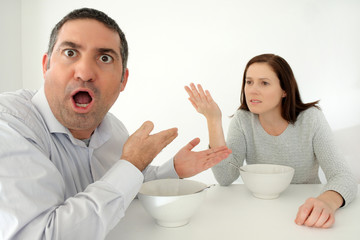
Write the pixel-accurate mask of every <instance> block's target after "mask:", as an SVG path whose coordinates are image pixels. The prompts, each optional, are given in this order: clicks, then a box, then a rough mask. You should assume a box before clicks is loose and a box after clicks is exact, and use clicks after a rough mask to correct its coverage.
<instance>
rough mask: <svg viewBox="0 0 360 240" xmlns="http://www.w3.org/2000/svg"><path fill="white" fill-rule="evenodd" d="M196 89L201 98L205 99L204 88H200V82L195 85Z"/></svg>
mask: <svg viewBox="0 0 360 240" xmlns="http://www.w3.org/2000/svg"><path fill="white" fill-rule="evenodd" d="M197 87H198V89H199V96H200V98H201V99H204V100H207V99H206V95H205V92H204V89H203V88H202V86H201V85H200V84H198V85H197Z"/></svg>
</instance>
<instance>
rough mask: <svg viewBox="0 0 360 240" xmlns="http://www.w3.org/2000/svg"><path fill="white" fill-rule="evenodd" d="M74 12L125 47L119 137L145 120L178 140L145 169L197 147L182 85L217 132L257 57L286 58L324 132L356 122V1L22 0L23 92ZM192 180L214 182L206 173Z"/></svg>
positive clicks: (359, 61) (195, 123) (201, 128)
mask: <svg viewBox="0 0 360 240" xmlns="http://www.w3.org/2000/svg"><path fill="white" fill-rule="evenodd" d="M84 6H87V7H94V8H97V9H99V10H102V11H104V12H106V13H107V14H109V16H111V17H112V18H114V19H115V20H116V21H117V22H118V24H119V25H120V27H121V28H122V29H123V31H124V32H125V34H126V35H127V39H128V42H129V46H130V58H129V69H130V78H129V82H128V85H127V89H126V90H125V92H123V93H122V94H121V95H120V97H119V99H118V101H117V102H116V104H115V105H114V107H113V108H112V110H111V111H112V112H113V113H114V114H115V115H116V116H118V117H119V118H120V119H121V120H122V121H123V122H124V123H125V125H126V126H127V127H128V129H129V132H133V131H135V130H136V129H137V128H138V127H139V126H140V125H141V123H142V122H143V121H145V120H152V121H153V122H154V123H155V132H156V131H159V130H162V129H165V128H170V127H178V128H179V137H178V138H177V139H176V140H175V141H174V142H173V143H171V144H170V145H169V146H168V147H167V148H166V149H165V150H164V151H163V152H162V153H161V154H160V155H159V156H158V157H157V158H156V159H155V160H154V163H155V164H160V163H162V162H164V161H165V160H167V159H169V158H170V157H171V156H173V154H174V153H175V152H176V151H177V150H178V149H179V148H181V147H182V146H184V145H185V144H186V143H187V142H188V141H190V140H191V139H192V138H194V137H200V138H201V140H202V142H201V144H200V146H199V147H197V148H196V149H197V150H201V149H205V148H206V146H207V143H208V138H207V128H206V123H205V121H204V118H202V117H201V116H200V115H198V114H197V113H196V112H195V110H194V109H193V108H192V106H191V104H190V103H189V102H188V100H187V95H186V92H185V91H184V89H183V86H184V85H186V84H189V83H190V82H195V83H201V84H203V86H204V87H205V88H207V89H209V90H210V91H211V92H212V95H213V97H214V98H215V99H216V100H217V102H218V104H219V105H220V107H221V109H222V110H223V115H224V129H225V131H227V127H228V124H229V121H230V120H229V118H228V117H227V116H229V115H232V114H233V113H234V111H235V109H236V108H237V107H238V105H239V95H240V87H241V77H242V72H243V69H244V66H245V64H246V62H247V61H248V60H249V59H250V58H251V57H253V56H255V55H257V54H261V53H268V52H272V53H276V54H279V55H280V56H282V57H284V58H285V59H286V60H288V62H289V63H290V65H291V66H292V68H293V70H294V73H295V76H296V77H297V81H298V84H299V87H300V90H301V93H302V97H303V100H304V101H314V100H318V99H320V100H321V101H320V104H321V107H322V108H323V111H324V113H325V115H326V117H327V119H328V121H329V123H330V125H331V127H332V128H333V129H334V130H339V129H343V128H350V127H352V126H355V125H359V124H360V107H359V103H360V67H359V66H360V58H359V53H360V44H359V43H360V31H359V29H360V14H359V12H360V2H359V1H358V0H344V1H341V0H307V1H306V0H303V1H288V0H273V1H266V0H252V1H245V0H243V1H241V0H196V1H194V0H182V1H168V0H152V1H147V0H132V1H121V0H104V1H101V2H100V1H69V0H66V1H45V0H33V1H26V0H23V1H22V76H23V81H24V84H23V86H24V87H25V88H35V89H36V88H39V87H40V86H41V85H42V82H43V80H42V73H41V58H42V54H43V53H44V52H45V51H46V48H47V43H48V38H49V35H50V31H51V29H52V27H53V26H54V25H55V24H56V22H58V21H59V20H60V19H61V18H62V17H63V16H64V15H65V14H67V13H68V12H69V11H71V10H72V9H74V8H79V7H84ZM8 66H11V64H8ZM1 81H3V80H1ZM359 134H360V133H359ZM195 178H197V179H201V180H203V181H207V182H213V181H214V179H213V177H212V174H211V172H210V171H207V172H205V173H202V174H200V175H199V176H197V177H195Z"/></svg>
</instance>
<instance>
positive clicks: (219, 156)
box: [203, 152, 229, 170]
mask: <svg viewBox="0 0 360 240" xmlns="http://www.w3.org/2000/svg"><path fill="white" fill-rule="evenodd" d="M228 156H229V154H228V153H227V152H221V153H217V154H216V155H215V156H213V157H210V158H209V159H208V160H206V161H205V162H204V169H203V170H206V169H208V168H211V167H213V166H215V165H216V164H218V163H219V162H221V161H222V160H224V159H226V158H227V157H228Z"/></svg>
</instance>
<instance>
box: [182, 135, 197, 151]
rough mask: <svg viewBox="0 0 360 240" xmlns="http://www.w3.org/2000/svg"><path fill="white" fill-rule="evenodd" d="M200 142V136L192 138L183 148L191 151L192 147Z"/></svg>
mask: <svg viewBox="0 0 360 240" xmlns="http://www.w3.org/2000/svg"><path fill="white" fill-rule="evenodd" d="M199 143H200V138H194V139H193V140H191V141H190V142H189V143H188V144H187V145H186V146H185V147H184V148H185V149H186V150H189V151H191V150H192V149H193V148H194V147H196V146H197V145H198V144H199Z"/></svg>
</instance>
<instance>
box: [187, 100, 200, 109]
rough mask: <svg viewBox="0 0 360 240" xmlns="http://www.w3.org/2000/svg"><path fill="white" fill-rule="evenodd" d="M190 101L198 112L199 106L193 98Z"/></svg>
mask: <svg viewBox="0 0 360 240" xmlns="http://www.w3.org/2000/svg"><path fill="white" fill-rule="evenodd" d="M189 101H190V102H191V105H193V107H194V108H195V109H196V110H197V109H198V106H197V104H196V103H195V102H194V101H193V100H192V99H191V98H189Z"/></svg>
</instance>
